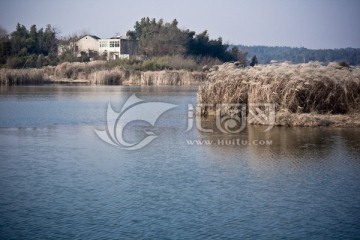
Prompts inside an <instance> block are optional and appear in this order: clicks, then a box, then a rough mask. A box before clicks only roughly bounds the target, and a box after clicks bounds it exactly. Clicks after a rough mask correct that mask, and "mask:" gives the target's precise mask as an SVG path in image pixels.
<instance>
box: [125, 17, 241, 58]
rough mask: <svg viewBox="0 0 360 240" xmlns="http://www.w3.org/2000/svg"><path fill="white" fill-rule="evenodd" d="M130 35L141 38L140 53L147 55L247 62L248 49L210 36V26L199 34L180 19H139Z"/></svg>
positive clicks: (133, 37) (139, 42)
mask: <svg viewBox="0 0 360 240" xmlns="http://www.w3.org/2000/svg"><path fill="white" fill-rule="evenodd" d="M127 36H128V37H129V38H130V39H133V40H137V41H138V49H139V54H142V55H144V56H146V57H154V56H166V55H170V56H171V55H185V56H196V57H211V58H217V59H219V60H220V61H223V62H225V61H240V62H241V63H242V64H244V65H245V64H246V53H244V52H241V51H239V49H238V48H237V47H233V48H231V49H229V45H228V44H224V43H223V40H222V38H221V37H219V38H218V39H210V38H209V34H208V32H207V31H206V30H205V31H204V32H202V33H199V34H196V33H195V32H194V31H190V30H189V29H186V30H183V29H180V28H179V27H178V21H177V20H176V19H174V20H173V21H172V22H171V23H165V22H164V21H163V19H160V20H158V21H157V20H156V19H155V18H153V19H150V18H148V17H147V18H142V19H141V20H140V21H137V22H136V23H135V26H134V30H132V31H128V32H127Z"/></svg>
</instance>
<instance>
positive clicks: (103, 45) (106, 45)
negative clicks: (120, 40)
mask: <svg viewBox="0 0 360 240" xmlns="http://www.w3.org/2000/svg"><path fill="white" fill-rule="evenodd" d="M100 47H108V42H106V41H102V42H100Z"/></svg>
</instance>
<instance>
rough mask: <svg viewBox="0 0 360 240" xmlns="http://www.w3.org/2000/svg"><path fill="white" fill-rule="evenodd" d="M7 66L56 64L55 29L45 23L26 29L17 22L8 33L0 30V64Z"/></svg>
mask: <svg viewBox="0 0 360 240" xmlns="http://www.w3.org/2000/svg"><path fill="white" fill-rule="evenodd" d="M5 64H6V66H7V67H9V68H35V67H39V68H40V67H43V66H47V65H56V64H57V39H56V32H55V29H54V28H53V27H52V26H51V25H47V26H46V28H45V29H43V28H40V29H39V30H37V28H36V25H32V26H31V27H30V29H29V30H28V29H26V27H25V26H24V25H21V24H19V23H18V24H17V25H16V29H15V31H14V32H12V33H11V34H10V35H9V34H7V32H6V31H5V30H4V29H1V30H0V65H5Z"/></svg>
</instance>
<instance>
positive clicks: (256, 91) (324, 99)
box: [198, 62, 360, 115]
mask: <svg viewBox="0 0 360 240" xmlns="http://www.w3.org/2000/svg"><path fill="white" fill-rule="evenodd" d="M208 80H209V82H207V83H206V84H204V85H202V86H200V88H199V92H198V102H199V103H200V104H212V105H216V104H219V103H220V104H229V103H233V104H237V103H246V104H249V103H274V104H275V105H276V111H277V112H282V113H288V114H305V113H306V114H310V113H311V114H348V113H351V112H360V111H359V109H360V107H359V106H360V105H359V102H360V69H359V68H353V69H352V68H347V67H341V66H340V65H339V64H337V65H334V64H333V63H331V64H329V65H328V66H325V65H323V64H321V63H318V62H311V63H308V64H280V65H262V66H256V67H254V68H238V67H236V66H235V65H234V64H229V63H226V64H223V65H221V66H219V68H218V70H217V71H216V70H214V71H211V72H210V73H209V74H208ZM211 110H214V109H211V108H208V109H204V113H205V114H206V113H208V111H211ZM285 115H286V114H285Z"/></svg>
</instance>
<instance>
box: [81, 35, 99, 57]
mask: <svg viewBox="0 0 360 240" xmlns="http://www.w3.org/2000/svg"><path fill="white" fill-rule="evenodd" d="M99 39H100V38H99V37H97V36H94V35H85V36H83V37H82V38H80V39H79V40H77V42H76V45H75V52H76V53H77V54H78V55H81V53H82V52H84V53H87V54H88V55H89V56H91V55H93V54H98V53H99Z"/></svg>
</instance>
